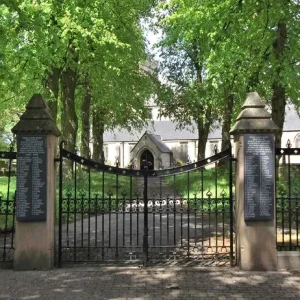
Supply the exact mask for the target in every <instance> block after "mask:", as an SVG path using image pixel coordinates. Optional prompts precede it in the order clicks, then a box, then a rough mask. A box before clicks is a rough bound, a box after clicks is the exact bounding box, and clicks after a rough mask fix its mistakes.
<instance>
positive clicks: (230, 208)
mask: <svg viewBox="0 0 300 300" xmlns="http://www.w3.org/2000/svg"><path fill="white" fill-rule="evenodd" d="M234 161H235V159H234V158H233V157H232V148H231V147H230V158H229V210H230V266H231V267H233V265H234V262H233V218H234V217H235V216H234V214H233V192H232V183H233V180H232V177H233V176H232V172H233V168H232V164H233V162H234Z"/></svg>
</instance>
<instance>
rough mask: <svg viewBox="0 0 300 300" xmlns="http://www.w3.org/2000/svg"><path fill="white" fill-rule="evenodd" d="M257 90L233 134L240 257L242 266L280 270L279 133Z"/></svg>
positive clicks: (240, 116)
mask: <svg viewBox="0 0 300 300" xmlns="http://www.w3.org/2000/svg"><path fill="white" fill-rule="evenodd" d="M278 130H279V128H278V127H277V126H276V124H275V123H274V122H273V121H272V119H271V115H270V114H269V112H268V111H267V110H266V109H265V105H264V103H263V102H262V100H261V99H260V97H259V95H258V94H257V93H256V92H252V93H249V94H248V96H247V99H246V101H245V103H244V105H243V110H242V112H241V113H240V115H239V116H238V117H237V120H236V123H235V125H234V126H233V127H232V129H231V132H230V133H231V134H232V135H233V136H234V140H235V157H236V159H237V163H236V260H237V265H238V266H239V267H240V269H242V270H276V269H277V250H276V221H275V207H276V206H275V133H276V132H277V131H278Z"/></svg>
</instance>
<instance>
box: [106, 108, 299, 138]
mask: <svg viewBox="0 0 300 300" xmlns="http://www.w3.org/2000/svg"><path fill="white" fill-rule="evenodd" d="M285 114H286V115H285V122H284V126H283V131H300V118H299V115H298V114H297V111H296V109H295V107H294V106H293V105H290V104H288V105H286V110H285ZM145 130H147V132H148V133H151V134H152V135H159V136H161V140H162V141H164V142H166V141H176V140H179V141H180V140H181V141H184V140H197V139H198V137H197V129H196V127H195V126H187V127H185V128H183V129H179V128H178V123H176V122H172V121H153V122H149V123H148V125H147V126H145V127H144V128H142V130H131V131H130V132H129V131H127V130H124V129H115V130H114V131H105V132H104V137H103V138H104V142H137V141H138V140H139V139H140V137H141V136H142V135H143V133H144V132H145ZM221 135H222V129H221V128H220V126H219V127H218V126H216V128H215V129H213V130H212V131H211V132H210V133H209V135H208V140H217V139H221Z"/></svg>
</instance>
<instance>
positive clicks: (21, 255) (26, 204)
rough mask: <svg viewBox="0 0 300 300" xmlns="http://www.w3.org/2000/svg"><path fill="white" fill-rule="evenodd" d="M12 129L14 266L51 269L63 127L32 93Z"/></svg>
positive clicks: (16, 267) (38, 97) (43, 103)
mask: <svg viewBox="0 0 300 300" xmlns="http://www.w3.org/2000/svg"><path fill="white" fill-rule="evenodd" d="M12 132H13V133H15V134H16V137H17V196H16V218H17V221H16V234H15V245H16V246H15V248H16V249H15V254H14V269H15V270H47V269H51V268H52V267H53V266H54V251H55V230H54V226H55V162H54V159H55V153H56V146H57V137H58V136H59V135H60V131H59V129H58V128H57V126H56V125H55V122H54V121H53V118H52V117H51V114H50V111H49V108H48V106H47V104H46V102H45V101H44V100H43V98H42V96H41V95H39V94H35V95H33V97H32V98H31V99H30V101H29V102H28V104H27V106H26V111H25V112H24V114H23V115H22V116H21V117H20V121H19V122H18V123H17V124H16V126H15V127H14V128H13V129H12Z"/></svg>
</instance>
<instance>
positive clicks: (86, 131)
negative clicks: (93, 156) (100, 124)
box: [81, 82, 91, 157]
mask: <svg viewBox="0 0 300 300" xmlns="http://www.w3.org/2000/svg"><path fill="white" fill-rule="evenodd" d="M90 106H91V93H90V87H89V84H88V82H85V84H84V97H83V101H82V105H81V121H82V130H81V155H82V156H84V157H88V156H89V154H90V147H89V143H90Z"/></svg>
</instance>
